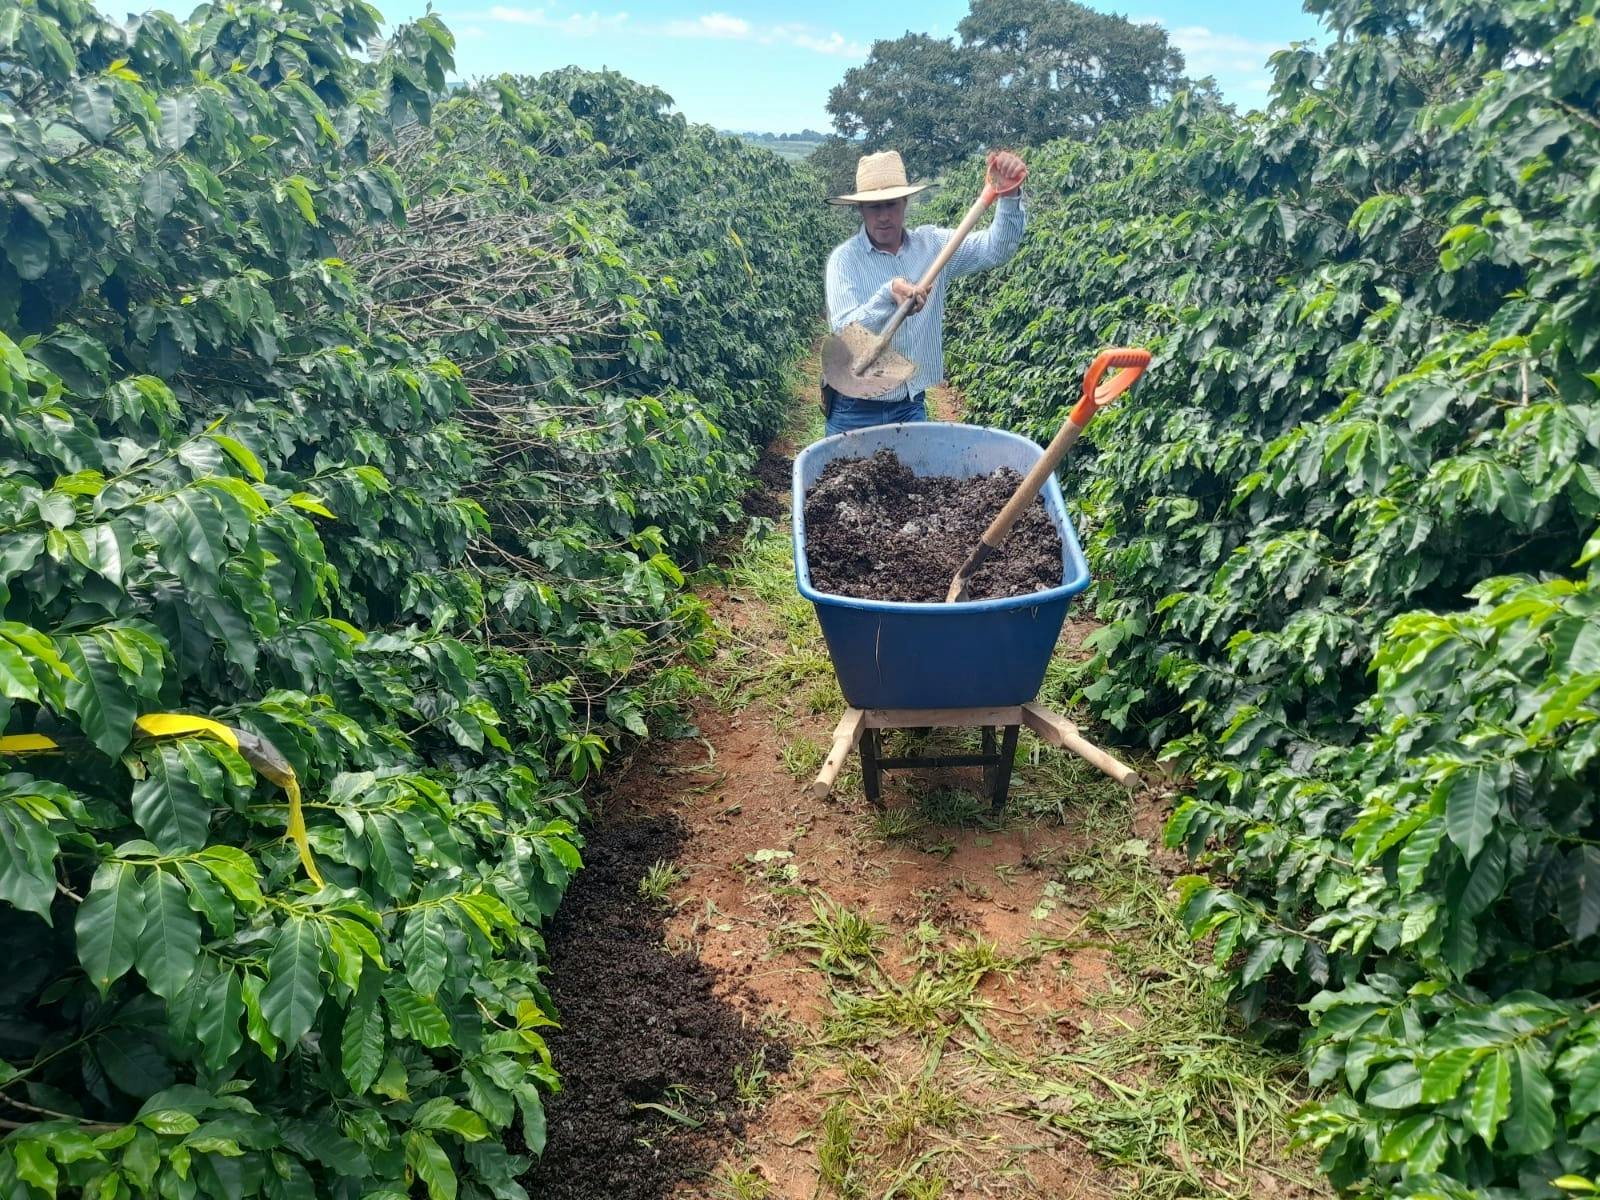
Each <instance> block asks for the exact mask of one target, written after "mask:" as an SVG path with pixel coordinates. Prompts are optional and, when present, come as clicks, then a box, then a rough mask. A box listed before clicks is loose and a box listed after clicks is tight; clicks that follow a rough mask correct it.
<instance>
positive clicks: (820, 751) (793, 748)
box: [778, 734, 828, 779]
mask: <svg viewBox="0 0 1600 1200" xmlns="http://www.w3.org/2000/svg"><path fill="white" fill-rule="evenodd" d="M778 754H779V757H780V758H781V759H782V761H783V769H784V770H785V771H787V772H789V774H790V775H792V776H794V778H796V779H809V778H810V777H811V776H813V775H815V774H816V773H817V772H818V771H820V770H821V769H822V760H823V759H825V758H827V757H828V748H827V747H826V746H824V745H823V744H822V743H821V742H819V741H817V740H816V739H814V738H809V737H806V736H805V735H804V734H801V735H800V736H798V737H794V738H790V739H789V740H787V741H785V742H784V743H783V746H782V748H781V749H780V750H779V751H778Z"/></svg>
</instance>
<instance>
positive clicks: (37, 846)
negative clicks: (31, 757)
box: [0, 795, 60, 921]
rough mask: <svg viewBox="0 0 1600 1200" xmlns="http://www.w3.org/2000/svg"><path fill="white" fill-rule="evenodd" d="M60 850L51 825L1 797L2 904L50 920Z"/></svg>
mask: <svg viewBox="0 0 1600 1200" xmlns="http://www.w3.org/2000/svg"><path fill="white" fill-rule="evenodd" d="M59 850H60V844H59V843H58V842H57V841H56V835H55V834H54V833H52V832H51V831H50V827H49V825H47V824H46V823H45V822H43V821H41V820H39V819H38V818H37V817H35V816H34V815H33V814H32V813H30V812H28V811H27V810H26V809H24V808H23V807H22V806H21V805H20V804H18V803H16V801H15V800H13V799H12V798H10V797H7V796H4V795H0V902H4V903H7V904H12V905H15V906H16V907H17V908H20V909H22V910H23V911H24V912H32V913H38V914H39V915H40V916H41V917H43V918H44V919H45V920H46V921H49V920H50V905H51V903H52V902H53V901H54V900H55V898H56V854H57V853H58V851H59Z"/></svg>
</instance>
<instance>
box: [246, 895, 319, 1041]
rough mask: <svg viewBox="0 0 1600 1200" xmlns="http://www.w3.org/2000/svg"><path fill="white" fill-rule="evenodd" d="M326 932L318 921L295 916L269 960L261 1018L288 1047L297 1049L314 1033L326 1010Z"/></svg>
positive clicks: (280, 931)
mask: <svg viewBox="0 0 1600 1200" xmlns="http://www.w3.org/2000/svg"><path fill="white" fill-rule="evenodd" d="M323 942H324V937H323V931H322V927H321V925H320V924H319V923H318V922H316V921H308V920H306V919H305V918H303V917H296V916H291V917H289V918H288V919H287V920H286V921H285V922H284V923H283V924H282V925H281V926H279V928H278V937H277V940H276V941H275V942H274V943H273V947H272V954H271V955H270V956H269V957H268V959H267V984H266V987H264V988H262V990H261V1015H262V1016H263V1017H265V1018H266V1021H267V1028H268V1029H270V1030H271V1031H272V1034H273V1036H274V1037H276V1038H277V1039H278V1040H279V1041H281V1042H282V1043H283V1044H284V1045H286V1046H291V1047H292V1046H295V1045H297V1044H298V1043H299V1041H300V1039H301V1038H303V1037H305V1035H306V1033H307V1032H308V1031H309V1030H310V1029H311V1023H312V1022H313V1021H315V1020H316V1018H317V1010H318V1009H320V1008H321V1007H322V996H323V988H322V951H323Z"/></svg>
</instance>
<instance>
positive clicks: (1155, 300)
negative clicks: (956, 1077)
mask: <svg viewBox="0 0 1600 1200" xmlns="http://www.w3.org/2000/svg"><path fill="white" fill-rule="evenodd" d="M1307 8H1308V9H1311V10H1313V11H1315V12H1318V13H1319V14H1321V15H1322V16H1323V18H1324V26H1325V29H1326V32H1327V34H1328V37H1327V39H1326V40H1327V45H1326V47H1325V48H1324V49H1322V50H1321V51H1313V50H1312V49H1309V48H1296V49H1293V50H1289V51H1285V52H1282V53H1281V54H1279V55H1278V56H1277V57H1276V59H1275V66H1276V75H1277V80H1276V84H1275V90H1274V101H1273V105H1272V107H1271V108H1270V110H1269V112H1268V114H1267V115H1260V114H1256V115H1252V116H1249V117H1246V118H1238V117H1235V116H1233V115H1230V114H1226V113H1217V112H1206V111H1201V110H1200V109H1199V108H1198V107H1197V106H1195V105H1194V104H1192V103H1188V102H1186V101H1184V100H1183V99H1180V101H1179V102H1178V103H1177V104H1176V105H1174V106H1173V107H1172V108H1171V109H1170V110H1169V111H1168V112H1166V113H1164V114H1161V115H1160V116H1159V117H1155V118H1150V119H1146V120H1144V121H1142V122H1140V123H1136V124H1132V125H1124V126H1122V127H1118V128H1114V129H1111V130H1109V131H1107V132H1106V133H1105V134H1104V136H1102V137H1101V138H1100V139H1099V140H1098V141H1097V142H1095V143H1093V144H1089V145H1069V144H1057V145H1053V146H1051V147H1049V148H1047V149H1045V150H1043V151H1042V152H1040V153H1036V154H1034V155H1033V156H1032V159H1031V162H1032V165H1033V175H1032V177H1031V179H1030V181H1029V190H1030V194H1031V196H1032V202H1033V213H1034V217H1035V224H1034V229H1033V231H1032V232H1031V234H1030V248H1029V250H1028V251H1027V252H1025V253H1024V254H1023V255H1022V256H1021V257H1019V259H1018V262H1017V264H1016V266H1015V267H1014V268H1013V269H1012V270H1011V271H1010V272H1009V273H1008V274H1006V275H1005V277H1003V278H993V277H990V278H986V279H982V280H980V281H977V282H976V283H975V286H973V288H972V290H970V291H969V292H967V293H966V302H965V303H964V304H963V305H962V307H961V309H960V311H959V312H958V313H957V315H956V317H955V321H956V323H957V325H958V327H959V328H958V329H957V330H956V331H955V332H954V337H953V341H954V343H955V344H954V346H953V349H952V356H953V357H952V362H951V374H952V376H953V378H954V379H955V381H956V382H957V383H958V384H959V385H960V386H961V387H962V388H963V389H964V390H965V393H966V396H967V399H968V402H969V415H968V419H970V420H974V421H978V422H980V423H984V424H1002V425H1011V426H1015V427H1018V428H1021V429H1024V430H1026V431H1028V432H1030V433H1033V434H1035V435H1039V436H1048V434H1049V433H1051V432H1053V430H1054V426H1055V424H1056V423H1057V422H1059V420H1060V419H1061V412H1062V408H1061V405H1062V401H1063V398H1064V397H1068V396H1070V395H1071V394H1072V393H1073V391H1074V389H1075V386H1076V381H1077V379H1078V377H1079V373H1080V372H1081V371H1082V369H1083V365H1084V363H1085V362H1087V361H1088V359H1089V358H1090V356H1091V354H1092V353H1093V351H1094V350H1095V349H1096V348H1098V347H1099V346H1101V345H1104V344H1107V343H1129V344H1147V345H1150V346H1151V347H1152V348H1154V349H1155V350H1156V351H1157V359H1156V364H1155V366H1154V367H1153V368H1152V370H1151V371H1150V373H1149V374H1148V375H1147V376H1146V378H1145V380H1144V381H1142V382H1141V383H1140V385H1139V387H1138V388H1137V389H1136V390H1135V392H1134V393H1133V394H1132V395H1131V397H1130V398H1129V400H1128V402H1127V403H1126V404H1125V405H1124V406H1123V407H1121V408H1120V409H1118V410H1116V411H1114V412H1112V413H1108V415H1107V416H1106V417H1105V418H1102V421H1101V422H1099V423H1097V424H1096V426H1095V433H1094V436H1093V438H1092V440H1093V442H1094V448H1093V451H1092V464H1091V465H1084V464H1089V463H1090V458H1089V456H1087V455H1086V456H1085V458H1084V459H1082V460H1080V468H1079V469H1078V471H1076V472H1069V475H1072V476H1073V479H1074V487H1075V489H1076V495H1077V500H1078V503H1079V505H1080V508H1081V511H1083V512H1084V513H1085V514H1086V515H1087V524H1088V525H1089V526H1090V528H1091V529H1092V543H1093V544H1092V558H1093V561H1094V565H1095V568H1096V575H1097V578H1098V580H1099V597H1100V604H1101V615H1102V616H1103V617H1104V618H1105V619H1106V621H1107V623H1106V625H1105V626H1104V628H1103V629H1101V630H1100V631H1098V632H1097V633H1096V634H1095V635H1094V636H1093V638H1092V645H1093V648H1094V649H1095V650H1096V657H1095V659H1094V661H1093V662H1092V663H1090V664H1089V666H1088V668H1087V671H1086V672H1085V674H1084V677H1083V683H1084V686H1083V692H1082V694H1083V696H1084V697H1085V698H1086V700H1087V701H1088V702H1089V703H1090V704H1091V706H1092V707H1093V708H1094V710H1095V711H1096V712H1097V713H1098V714H1099V715H1100V716H1101V717H1102V718H1104V719H1105V720H1107V721H1109V722H1110V723H1112V724H1113V725H1116V726H1118V727H1120V728H1122V729H1123V730H1125V731H1127V733H1128V734H1129V736H1130V737H1132V738H1134V739H1136V740H1140V741H1143V742H1145V743H1147V744H1149V745H1151V746H1153V747H1165V749H1164V751H1163V753H1164V755H1165V756H1166V757H1167V758H1168V759H1169V760H1170V762H1171V763H1172V765H1173V767H1174V769H1175V770H1176V772H1177V774H1178V776H1179V778H1180V779H1183V780H1184V781H1185V782H1184V784H1183V785H1182V786H1183V790H1184V791H1185V792H1186V794H1187V797H1186V798H1185V799H1183V800H1182V801H1181V803H1180V804H1179V806H1178V807H1177V809H1176V811H1175V812H1174V814H1173V816H1172V819H1171V822H1170V824H1169V827H1168V838H1169V841H1170V843H1171V844H1172V845H1174V846H1182V847H1186V848H1187V849H1188V850H1189V851H1190V852H1191V853H1192V854H1195V855H1197V856H1199V858H1200V860H1201V861H1202V862H1203V863H1207V864H1209V865H1210V867H1211V868H1212V869H1213V875H1214V877H1211V878H1203V877H1195V878H1192V879H1189V880H1186V881H1185V882H1184V883H1183V885H1182V897H1183V910H1182V911H1183V915H1184V918H1185V920H1186V921H1187V923H1188V925H1189V928H1190V930H1191V932H1192V933H1193V935H1194V936H1195V937H1196V938H1197V939H1203V940H1204V941H1205V942H1206V943H1207V944H1208V946H1209V947H1210V948H1211V949H1212V950H1213V951H1214V953H1215V956H1216V961H1217V963H1218V964H1219V965H1221V966H1223V967H1225V968H1226V969H1227V970H1228V971H1229V972H1231V974H1232V978H1233V980H1234V983H1235V984H1236V987H1237V991H1238V996H1239V999H1240V1000H1241V1002H1242V1003H1243V1006H1244V1011H1245V1014H1246V1016H1247V1017H1248V1018H1249V1019H1250V1020H1251V1021H1253V1022H1255V1023H1256V1025H1257V1027H1258V1028H1259V1029H1260V1031H1261V1032H1262V1033H1263V1034H1271V1033H1272V1032H1273V1031H1274V1030H1275V1029H1283V1028H1284V1027H1285V1026H1287V1029H1288V1032H1290V1033H1291V1034H1292V1035H1295V1036H1302V1042H1301V1045H1302V1047H1303V1052H1304V1057H1305V1061H1306V1063H1307V1065H1308V1067H1309V1070H1310V1075H1311V1079H1312V1080H1313V1082H1314V1083H1316V1084H1318V1085H1326V1088H1325V1090H1324V1091H1323V1092H1322V1093H1321V1098H1320V1099H1319V1100H1318V1101H1317V1102H1315V1103H1312V1104H1311V1105H1310V1106H1309V1107H1308V1108H1307V1109H1305V1110H1304V1111H1303V1112H1302V1113H1301V1115H1300V1117H1299V1123H1300V1124H1299V1127H1300V1132H1301V1135H1302V1137H1303V1138H1304V1139H1305V1140H1306V1141H1307V1142H1308V1143H1309V1144H1311V1145H1313V1146H1314V1147H1316V1148H1317V1150H1318V1151H1320V1153H1321V1156H1322V1162H1323V1166H1324V1168H1325V1170H1326V1171H1327V1172H1328V1173H1329V1175H1330V1176H1331V1178H1332V1180H1333V1181H1334V1182H1335V1183H1336V1184H1337V1185H1340V1186H1342V1187H1349V1188H1351V1189H1353V1190H1354V1191H1356V1192H1359V1193H1361V1194H1366V1195H1373V1196H1380V1195H1381V1196H1437V1197H1466V1196H1485V1195H1487V1196H1504V1197H1510V1196H1520V1197H1544V1196H1558V1195H1561V1194H1563V1193H1564V1192H1565V1191H1571V1192H1574V1193H1579V1194H1587V1193H1589V1192H1592V1191H1594V1190H1595V1184H1594V1177H1595V1175H1596V1173H1597V1171H1600V811H1597V802H1600V704H1597V697H1600V532H1597V518H1600V286H1597V279H1600V118H1597V117H1596V113H1597V112H1600V22H1597V9H1596V6H1595V5H1594V3H1593V2H1592V0H1545V2H1541V3H1520V2H1505V3H1495V4H1483V3H1478V2H1476V0H1360V2H1356V0H1311V2H1310V3H1308V4H1307ZM951 190H952V191H955V192H959V191H962V190H963V189H962V188H953V189H951ZM952 211H953V210H952ZM947 215H948V214H947ZM1224 877H1231V879H1232V883H1233V886H1231V887H1227V886H1223V885H1222V882H1221V881H1222V879H1223V878H1224ZM1297 1003H1298V1004H1302V1005H1303V1009H1302V1010H1300V1011H1296V1009H1295V1008H1294V1007H1293V1005H1295V1004H1297ZM1307 1022H1309V1031H1308V1032H1305V1033H1304V1034H1303V1035H1301V1030H1302V1028H1303V1027H1304V1026H1305V1025H1306V1024H1307ZM1557 1181H1559V1182H1557Z"/></svg>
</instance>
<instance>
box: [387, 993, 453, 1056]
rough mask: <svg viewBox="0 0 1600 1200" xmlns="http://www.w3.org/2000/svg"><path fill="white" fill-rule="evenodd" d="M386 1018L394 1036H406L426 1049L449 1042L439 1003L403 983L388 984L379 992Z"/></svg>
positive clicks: (448, 1023) (448, 1030) (447, 1029)
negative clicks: (392, 985) (402, 984)
mask: <svg viewBox="0 0 1600 1200" xmlns="http://www.w3.org/2000/svg"><path fill="white" fill-rule="evenodd" d="M383 1002H384V1005H385V1007H386V1008H388V1010H389V1022H390V1025H391V1026H392V1028H393V1029H394V1032H395V1035H396V1036H397V1037H407V1038H410V1039H411V1040H412V1041H414V1042H420V1043H421V1044H422V1045H424V1046H427V1047H429V1048H430V1049H433V1048H437V1047H439V1046H448V1045H450V1044H451V1043H450V1022H449V1021H448V1020H446V1019H445V1015H444V1013H443V1012H442V1011H441V1010H440V1008H439V1006H438V1005H437V1004H435V1003H434V1002H433V1001H432V1000H429V999H428V998H427V997H425V996H419V995H417V993H416V992H414V991H412V990H411V989H410V988H406V987H391V988H388V989H387V990H385V992H384V993H383Z"/></svg>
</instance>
